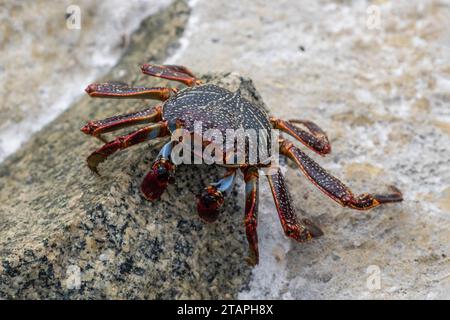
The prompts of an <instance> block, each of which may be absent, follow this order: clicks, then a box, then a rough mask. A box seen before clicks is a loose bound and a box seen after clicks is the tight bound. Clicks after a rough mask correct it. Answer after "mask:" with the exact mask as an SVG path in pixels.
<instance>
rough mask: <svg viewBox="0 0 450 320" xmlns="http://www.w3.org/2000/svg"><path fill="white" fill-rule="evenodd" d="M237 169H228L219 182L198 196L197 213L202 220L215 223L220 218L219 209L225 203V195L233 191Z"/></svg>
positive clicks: (212, 184)
mask: <svg viewBox="0 0 450 320" xmlns="http://www.w3.org/2000/svg"><path fill="white" fill-rule="evenodd" d="M236 171H237V169H236V168H232V169H228V171H227V173H226V174H225V176H224V177H223V178H222V179H221V180H219V181H218V182H215V183H211V184H210V185H209V186H208V187H206V188H205V189H203V191H202V193H201V194H199V195H197V211H198V214H199V216H200V218H201V219H203V220H204V221H206V222H214V221H216V220H217V217H218V216H219V209H220V208H221V207H222V206H223V203H224V193H225V192H228V191H229V190H231V187H232V186H233V182H234V179H235V177H236Z"/></svg>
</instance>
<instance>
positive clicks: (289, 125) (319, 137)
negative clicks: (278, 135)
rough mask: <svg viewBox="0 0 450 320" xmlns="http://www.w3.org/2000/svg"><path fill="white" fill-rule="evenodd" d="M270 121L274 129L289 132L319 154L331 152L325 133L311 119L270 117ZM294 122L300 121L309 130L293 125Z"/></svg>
mask: <svg viewBox="0 0 450 320" xmlns="http://www.w3.org/2000/svg"><path fill="white" fill-rule="evenodd" d="M270 122H271V123H272V125H273V127H274V128H275V129H280V130H281V131H284V132H286V133H288V134H290V135H291V136H293V137H294V138H295V139H297V140H298V141H300V142H301V143H303V144H304V145H305V146H307V147H308V148H310V149H311V150H313V151H315V152H317V153H318V154H320V155H325V154H327V153H330V152H331V145H330V142H329V141H328V138H327V135H326V133H325V132H324V131H323V130H322V129H321V128H320V127H319V126H318V125H317V124H315V123H314V122H312V121H308V120H289V121H285V120H281V119H276V118H274V117H271V118H270ZM294 123H300V124H302V125H304V126H305V127H306V128H307V129H308V130H309V132H308V131H305V130H303V129H301V128H299V127H297V126H295V125H294Z"/></svg>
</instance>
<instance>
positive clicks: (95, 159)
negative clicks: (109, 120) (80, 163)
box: [87, 121, 169, 174]
mask: <svg viewBox="0 0 450 320" xmlns="http://www.w3.org/2000/svg"><path fill="white" fill-rule="evenodd" d="M168 135H169V130H168V128H167V122H162V121H161V122H159V123H157V124H154V125H151V126H148V127H144V128H142V129H139V130H137V131H134V132H132V133H130V134H128V135H125V136H121V137H117V138H116V139H114V140H113V141H111V142H108V143H106V144H105V145H103V147H101V148H100V149H98V150H96V151H94V152H93V153H91V155H90V156H89V157H88V158H87V164H88V167H89V169H91V170H92V171H93V172H95V173H97V174H99V173H98V170H97V166H98V165H99V163H101V162H103V161H105V160H106V158H108V156H110V155H111V154H113V153H115V152H116V151H117V150H123V149H126V148H128V147H131V146H133V145H135V144H138V143H141V142H144V141H148V140H152V139H156V138H159V137H165V136H168Z"/></svg>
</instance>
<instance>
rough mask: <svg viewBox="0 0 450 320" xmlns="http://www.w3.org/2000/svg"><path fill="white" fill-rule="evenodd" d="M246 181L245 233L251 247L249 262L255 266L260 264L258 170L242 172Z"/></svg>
mask: <svg viewBox="0 0 450 320" xmlns="http://www.w3.org/2000/svg"><path fill="white" fill-rule="evenodd" d="M242 172H243V173H244V181H245V219H244V225H245V233H246V234H247V241H248V246H249V255H248V257H247V262H248V263H249V264H250V265H252V266H254V265H257V264H258V262H259V251H258V233H257V231H256V228H257V226H258V190H259V186H258V182H259V174H258V168H256V167H249V168H247V169H244V170H242Z"/></svg>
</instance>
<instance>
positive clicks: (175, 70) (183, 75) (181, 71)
mask: <svg viewBox="0 0 450 320" xmlns="http://www.w3.org/2000/svg"><path fill="white" fill-rule="evenodd" d="M141 70H142V72H143V73H145V74H148V75H150V76H155V77H158V78H163V79H168V80H174V81H179V82H181V83H184V84H185V85H187V86H190V87H191V86H194V85H196V84H200V81H199V80H197V78H196V77H195V76H194V75H193V73H192V72H191V71H190V70H189V69H187V68H186V67H183V66H176V65H163V66H157V65H154V64H144V65H143V66H142V67H141Z"/></svg>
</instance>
